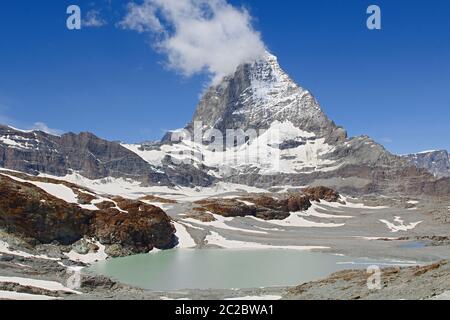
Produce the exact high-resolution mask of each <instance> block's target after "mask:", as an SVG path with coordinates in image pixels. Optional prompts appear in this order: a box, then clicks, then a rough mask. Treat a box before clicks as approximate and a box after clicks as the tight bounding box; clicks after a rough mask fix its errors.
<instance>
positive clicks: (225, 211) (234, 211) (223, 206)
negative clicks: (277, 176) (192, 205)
mask: <svg viewBox="0 0 450 320" xmlns="http://www.w3.org/2000/svg"><path fill="white" fill-rule="evenodd" d="M247 203H251V204H252V205H250V204H247ZM196 204H197V205H200V206H201V207H200V208H202V210H204V211H206V212H212V213H214V214H217V215H221V216H224V217H245V216H254V217H257V218H259V219H263V220H283V219H286V218H287V217H289V215H290V213H291V212H297V211H305V210H308V209H309V207H311V202H310V200H309V197H308V196H306V195H304V194H299V193H295V194H294V193H292V194H285V195H281V196H280V197H279V198H274V197H271V196H267V195H256V196H248V197H245V198H238V199H206V200H202V201H197V202H196Z"/></svg>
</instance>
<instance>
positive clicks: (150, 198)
mask: <svg viewBox="0 0 450 320" xmlns="http://www.w3.org/2000/svg"><path fill="white" fill-rule="evenodd" d="M139 200H143V201H151V202H159V203H166V204H175V203H177V202H176V201H175V200H170V199H165V198H161V197H157V196H152V195H147V196H145V197H142V198H140V199H139Z"/></svg>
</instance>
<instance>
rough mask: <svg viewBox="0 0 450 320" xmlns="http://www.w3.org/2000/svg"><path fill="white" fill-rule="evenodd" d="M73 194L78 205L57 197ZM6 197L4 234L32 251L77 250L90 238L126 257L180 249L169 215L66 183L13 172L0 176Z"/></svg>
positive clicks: (1, 221) (1, 217) (1, 205)
mask: <svg viewBox="0 0 450 320" xmlns="http://www.w3.org/2000/svg"><path fill="white" fill-rule="evenodd" d="M42 188H44V189H46V188H47V190H52V191H53V193H54V194H49V193H48V192H46V191H45V190H44V189H42ZM67 193H69V194H70V193H73V198H74V199H77V201H78V202H76V203H70V202H67V201H65V200H64V199H61V198H59V197H57V196H61V195H62V196H63V197H67ZM0 195H1V197H0V229H2V230H5V231H6V232H8V233H10V234H14V235H16V236H19V237H21V238H22V239H24V240H25V241H26V242H28V243H29V244H31V245H38V244H50V243H58V244H61V245H71V244H74V243H75V242H77V241H78V240H80V239H82V238H83V237H89V238H95V239H96V240H99V241H100V243H102V244H104V245H107V246H112V245H115V246H118V247H119V248H120V249H119V250H123V251H125V252H129V253H146V252H148V251H150V250H152V249H153V248H159V249H166V248H171V247H173V246H174V245H175V244H176V238H175V228H174V227H173V225H172V223H171V219H170V218H169V217H168V216H167V215H166V214H165V213H164V211H162V210H161V209H160V208H158V207H155V206H152V205H149V204H145V203H143V202H140V201H137V200H127V199H123V198H114V199H106V198H103V197H97V196H96V195H94V194H93V193H92V192H90V191H87V190H84V189H82V188H81V187H78V186H76V185H73V184H69V183H66V182H63V181H58V180H53V179H45V178H33V177H30V176H27V175H24V174H17V173H11V172H9V173H8V174H6V173H4V172H3V173H2V174H0ZM94 200H96V201H94ZM100 200H102V201H100ZM116 250H117V249H116Z"/></svg>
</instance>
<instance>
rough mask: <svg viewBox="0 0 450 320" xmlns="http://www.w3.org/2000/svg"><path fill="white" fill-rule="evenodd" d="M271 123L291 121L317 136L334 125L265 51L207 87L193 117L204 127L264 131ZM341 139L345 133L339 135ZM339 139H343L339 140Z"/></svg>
mask: <svg viewBox="0 0 450 320" xmlns="http://www.w3.org/2000/svg"><path fill="white" fill-rule="evenodd" d="M275 121H279V122H285V121H291V122H292V123H293V124H294V125H295V126H296V127H298V128H300V129H302V130H305V131H309V132H313V133H315V134H317V135H318V136H320V137H326V136H329V135H332V134H333V133H335V131H336V130H337V129H338V128H337V127H336V126H335V124H334V123H333V122H332V121H331V120H330V119H329V118H328V117H327V116H326V115H325V114H324V113H323V112H322V110H321V108H320V106H319V104H318V102H317V101H316V99H315V98H314V97H313V95H312V94H311V93H310V92H309V91H307V90H305V89H303V88H301V87H300V86H299V85H297V84H296V83H295V82H294V81H293V80H292V79H291V78H290V77H289V75H288V74H287V73H286V72H285V71H284V70H283V69H282V68H281V66H280V65H279V63H278V59H277V58H276V57H275V56H274V55H272V54H271V53H269V52H267V53H266V54H265V55H264V56H263V57H262V58H259V59H258V60H256V61H254V62H252V63H246V64H243V65H240V66H239V67H238V68H237V70H236V72H235V73H234V74H233V75H231V76H228V77H225V78H224V79H223V80H222V82H221V83H220V84H218V85H217V86H213V87H211V88H210V89H209V90H208V91H207V92H206V93H205V94H204V96H203V97H202V99H201V101H200V103H199V105H198V107H197V110H196V113H195V115H194V118H193V120H192V122H191V124H190V125H189V126H188V128H190V129H192V128H193V124H194V122H201V123H202V124H203V125H204V127H207V128H215V129H219V130H221V131H222V132H225V130H227V129H243V130H248V129H267V128H269V127H270V126H271V124H272V123H273V122H275ZM337 136H340V137H343V136H345V133H344V132H342V130H341V132H339V134H337ZM341 140H343V139H341Z"/></svg>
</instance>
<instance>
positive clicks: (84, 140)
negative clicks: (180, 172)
mask: <svg viewBox="0 0 450 320" xmlns="http://www.w3.org/2000/svg"><path fill="white" fill-rule="evenodd" d="M0 137H1V140H0V167H3V168H7V169H11V170H17V171H21V172H25V173H28V174H33V175H37V174H39V173H47V174H51V175H55V176H65V175H67V174H70V173H72V172H78V173H79V174H81V175H82V176H84V177H86V178H89V179H101V178H105V177H115V178H129V179H134V180H136V181H140V182H143V183H145V184H148V185H171V184H172V183H171V182H170V180H169V178H168V177H167V176H166V175H165V174H163V173H161V172H160V171H159V170H157V169H156V168H155V167H153V166H152V165H150V164H149V163H147V162H146V161H144V160H143V159H142V158H140V157H139V156H138V155H136V154H135V153H133V152H131V151H130V150H128V149H126V148H124V147H122V146H121V145H120V144H119V143H116V142H109V141H106V140H103V139H100V138H98V137H96V136H95V135H93V134H91V133H87V132H83V133H80V134H74V133H67V134H64V135H62V136H54V135H50V134H47V133H44V132H41V131H33V132H24V131H19V130H15V129H13V128H10V127H7V126H1V125H0Z"/></svg>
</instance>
